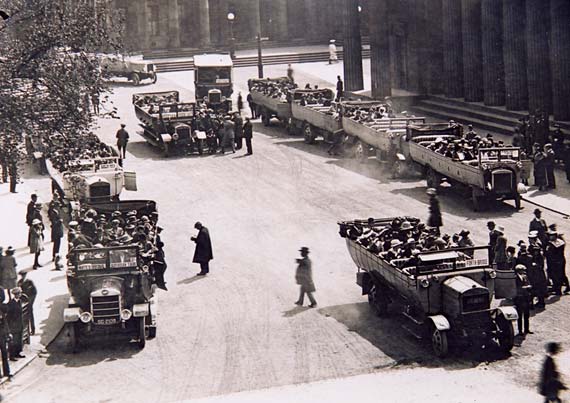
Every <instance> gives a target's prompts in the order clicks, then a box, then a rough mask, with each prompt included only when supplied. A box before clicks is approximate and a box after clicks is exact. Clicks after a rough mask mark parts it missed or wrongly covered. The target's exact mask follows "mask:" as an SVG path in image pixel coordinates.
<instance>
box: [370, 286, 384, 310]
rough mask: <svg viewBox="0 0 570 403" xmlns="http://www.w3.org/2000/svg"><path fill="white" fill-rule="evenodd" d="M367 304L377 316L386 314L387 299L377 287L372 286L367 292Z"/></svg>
mask: <svg viewBox="0 0 570 403" xmlns="http://www.w3.org/2000/svg"><path fill="white" fill-rule="evenodd" d="M368 304H370V307H371V308H372V310H373V311H374V313H375V314H376V315H377V316H380V317H382V316H386V315H387V314H388V304H389V300H388V298H387V296H386V295H384V294H383V293H382V291H381V289H379V288H378V287H376V286H375V285H374V286H372V289H370V292H369V293H368Z"/></svg>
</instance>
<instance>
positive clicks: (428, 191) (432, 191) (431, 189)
mask: <svg viewBox="0 0 570 403" xmlns="http://www.w3.org/2000/svg"><path fill="white" fill-rule="evenodd" d="M426 193H427V194H428V195H430V196H435V194H436V193H437V190H435V189H434V188H428V190H426Z"/></svg>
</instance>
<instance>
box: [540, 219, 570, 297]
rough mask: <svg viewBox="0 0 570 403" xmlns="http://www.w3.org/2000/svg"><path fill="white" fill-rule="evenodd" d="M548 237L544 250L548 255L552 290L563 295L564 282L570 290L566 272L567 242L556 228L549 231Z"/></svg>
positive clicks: (547, 260)
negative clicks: (565, 254)
mask: <svg viewBox="0 0 570 403" xmlns="http://www.w3.org/2000/svg"><path fill="white" fill-rule="evenodd" d="M548 237H549V240H548V242H547V243H546V249H545V252H544V255H545V257H546V271H547V273H548V277H549V278H550V280H552V290H553V291H554V293H555V294H556V295H562V285H563V284H564V283H566V290H565V292H568V284H567V280H566V272H565V266H566V258H565V257H564V248H565V246H566V243H565V242H564V240H563V239H562V238H560V237H559V236H558V233H557V232H556V231H554V230H550V231H548ZM565 280H566V281H565Z"/></svg>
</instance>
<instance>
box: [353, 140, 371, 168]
mask: <svg viewBox="0 0 570 403" xmlns="http://www.w3.org/2000/svg"><path fill="white" fill-rule="evenodd" d="M354 158H355V159H356V160H357V161H358V162H360V163H363V162H365V161H366V160H367V159H368V155H367V153H366V148H365V147H364V144H363V143H362V141H359V142H358V143H356V146H355V147H354Z"/></svg>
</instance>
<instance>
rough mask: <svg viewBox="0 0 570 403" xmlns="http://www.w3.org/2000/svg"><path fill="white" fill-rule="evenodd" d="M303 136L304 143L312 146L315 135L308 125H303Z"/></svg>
mask: <svg viewBox="0 0 570 403" xmlns="http://www.w3.org/2000/svg"><path fill="white" fill-rule="evenodd" d="M303 135H304V137H305V143H307V144H313V143H314V142H315V138H316V135H315V133H314V131H313V128H312V127H311V125H310V124H309V123H305V127H304V128H303Z"/></svg>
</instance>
